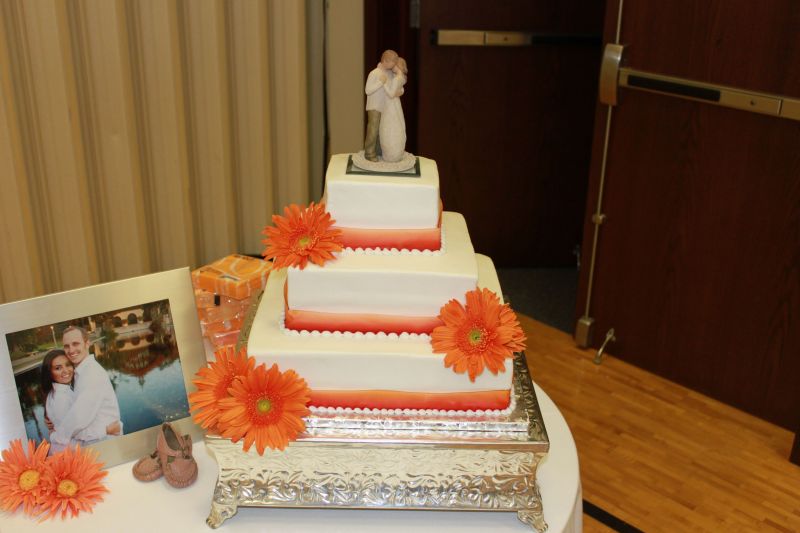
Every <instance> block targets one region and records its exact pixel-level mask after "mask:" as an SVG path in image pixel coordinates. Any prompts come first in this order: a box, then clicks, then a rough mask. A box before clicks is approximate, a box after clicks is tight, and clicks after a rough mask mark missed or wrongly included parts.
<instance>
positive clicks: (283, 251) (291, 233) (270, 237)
mask: <svg viewBox="0 0 800 533" xmlns="http://www.w3.org/2000/svg"><path fill="white" fill-rule="evenodd" d="M335 222H336V221H335V220H333V219H332V218H331V216H330V214H329V213H327V212H326V211H325V204H314V203H313V202H312V203H311V204H310V205H309V206H308V207H306V208H304V209H301V208H300V206H298V205H297V204H291V205H290V206H287V207H285V208H284V210H283V216H280V215H272V223H273V224H274V225H275V226H274V227H267V228H264V231H262V234H263V235H265V236H266V239H264V240H263V241H262V242H263V243H264V244H265V245H266V248H265V249H264V252H263V253H262V255H263V256H264V258H265V259H272V260H273V267H274V268H283V267H290V266H296V267H298V268H300V269H304V268H305V267H306V265H307V264H308V262H309V261H311V262H312V263H314V264H317V265H320V266H322V265H324V264H325V262H326V261H330V260H331V259H334V258H335V256H334V255H333V253H334V252H339V251H341V250H342V240H341V233H342V232H341V230H338V229H332V228H331V226H333V224H334V223H335Z"/></svg>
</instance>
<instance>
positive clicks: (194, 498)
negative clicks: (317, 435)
mask: <svg viewBox="0 0 800 533" xmlns="http://www.w3.org/2000/svg"><path fill="white" fill-rule="evenodd" d="M536 394H537V395H538V398H539V405H540V406H541V410H542V416H543V417H544V421H545V427H546V428H547V433H548V435H549V437H550V453H549V454H548V456H547V457H546V458H545V459H544V460H543V461H542V463H541V464H540V466H539V470H538V476H537V477H538V480H539V488H540V489H541V493H542V500H543V503H544V516H545V520H547V523H548V524H549V526H550V527H549V529H548V532H561V531H564V532H568V533H573V532H574V533H579V532H580V531H581V530H582V523H583V522H582V520H583V505H582V497H581V487H580V475H579V470H578V454H577V451H576V449H575V441H574V440H573V439H572V434H571V433H570V431H569V427H567V423H566V422H565V421H564V417H563V416H561V413H560V412H559V411H558V408H556V406H555V404H554V403H553V402H552V400H550V398H549V397H548V396H547V395H546V394H544V392H542V390H541V389H539V388H538V386H537V388H536ZM195 457H196V459H197V461H198V464H199V467H200V475H199V477H198V479H197V482H196V483H195V484H194V485H192V486H191V487H188V488H186V489H181V490H179V489H173V488H172V487H170V486H169V485H167V484H166V482H165V481H164V480H163V479H160V480H158V481H154V482H152V483H141V482H139V481H137V480H136V479H134V477H133V475H132V474H131V473H130V469H131V465H132V463H129V464H124V465H119V466H116V467H113V468H111V469H109V473H108V477H107V478H106V479H107V486H108V488H109V490H110V491H111V492H110V493H109V494H107V495H106V499H105V501H104V502H102V503H100V504H99V505H97V506H96V507H95V510H94V513H92V514H85V515H84V514H81V516H80V517H79V518H77V519H67V520H65V521H63V522H62V521H61V520H54V521H48V522H45V523H42V524H37V522H36V521H35V520H32V519H30V518H28V517H25V516H24V515H23V514H22V513H21V512H18V513H16V514H15V515H3V516H0V533H13V532H18V531H19V532H23V531H24V532H30V531H37V532H41V533H45V532H48V531H56V532H75V533H88V532H108V533H117V532H136V533H143V532H144V533H161V532H170V533H184V532H189V531H192V532H202V533H209V532H210V531H212V530H211V529H210V528H209V527H208V526H207V525H206V523H205V520H206V517H207V516H208V512H209V509H210V502H211V496H212V493H213V490H214V483H215V482H216V477H217V468H216V463H215V462H214V460H213V458H211V456H209V455H208V454H207V453H206V451H205V448H204V446H203V445H202V443H198V444H196V445H195ZM378 530H379V531H387V532H395V531H396V532H407V531H430V532H436V533H450V532H452V533H456V532H459V533H463V532H469V531H481V532H485V531H492V532H504V531H510V532H517V533H519V532H522V531H530V528H529V527H528V526H526V525H524V524H523V523H522V522H520V521H519V520H517V518H516V514H515V513H502V512H430V511H381V510H374V511H361V510H359V511H355V510H353V511H351V510H339V509H329V510H328V509H325V510H323V509H320V510H317V509H264V508H261V509H249V508H242V509H239V512H238V513H237V514H236V515H235V516H234V517H233V518H229V519H228V520H227V521H226V522H224V523H223V525H222V527H221V528H220V529H219V531H221V532H226V533H228V532H229V533H236V532H245V531H246V532H251V531H272V532H287V531H291V532H306V531H308V532H311V531H313V532H327V531H329V532H338V531H341V532H346V533H361V532H365V533H366V532H374V531H378Z"/></svg>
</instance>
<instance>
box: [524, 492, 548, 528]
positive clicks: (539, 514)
mask: <svg viewBox="0 0 800 533" xmlns="http://www.w3.org/2000/svg"><path fill="white" fill-rule="evenodd" d="M528 503H529V507H528V508H527V509H521V510H519V511H517V518H519V520H520V522H522V523H523V524H528V525H529V526H531V527H532V528H533V530H534V531H537V532H538V533H544V532H545V531H547V522H545V521H544V508H543V507H542V495H541V494H540V493H539V485H538V484H537V483H536V482H535V481H533V498H532V501H529V502H528Z"/></svg>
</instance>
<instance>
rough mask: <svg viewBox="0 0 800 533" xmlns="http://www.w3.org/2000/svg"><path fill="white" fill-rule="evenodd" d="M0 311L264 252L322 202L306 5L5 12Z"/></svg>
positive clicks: (5, 5) (0, 81) (262, 0)
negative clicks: (266, 239) (288, 222)
mask: <svg viewBox="0 0 800 533" xmlns="http://www.w3.org/2000/svg"><path fill="white" fill-rule="evenodd" d="M0 22H2V24H0V91H2V93H1V94H0V96H1V97H2V100H1V101H0V302H5V301H12V300H17V299H21V298H28V297H31V296H35V295H39V294H45V293H50V292H56V291H60V290H66V289H70V288H75V287H81V286H86V285H91V284H95V283H100V282H103V281H109V280H115V279H122V278H126V277H130V276H136V275H140V274H144V273H148V272H155V271H159V270H166V269H170V268H176V267H180V266H191V267H196V266H198V265H201V264H204V263H207V262H209V261H212V260H214V259H216V258H218V257H221V256H224V255H226V254H229V253H232V252H245V253H258V252H260V250H261V248H262V246H261V244H260V239H261V235H260V230H261V229H262V227H263V226H264V225H265V224H267V223H268V221H269V217H270V215H271V214H272V213H273V212H276V211H278V210H279V209H280V208H281V207H282V206H283V205H285V204H287V203H289V202H303V203H304V202H307V201H308V200H309V199H310V197H311V196H317V193H316V191H311V190H310V183H311V181H312V180H311V178H310V176H309V141H308V139H309V136H308V130H309V123H308V118H309V117H308V83H307V77H308V72H307V63H308V61H307V46H306V42H307V40H306V39H307V31H306V26H307V22H306V3H305V2H294V1H292V2H289V1H282V0H272V1H267V0H234V1H228V2H223V1H221V0H220V1H217V0H35V1H28V0H3V1H2V2H0Z"/></svg>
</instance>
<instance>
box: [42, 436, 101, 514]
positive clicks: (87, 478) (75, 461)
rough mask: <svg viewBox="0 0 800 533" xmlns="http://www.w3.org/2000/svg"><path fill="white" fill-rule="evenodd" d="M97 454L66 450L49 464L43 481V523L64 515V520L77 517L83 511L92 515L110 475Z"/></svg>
mask: <svg viewBox="0 0 800 533" xmlns="http://www.w3.org/2000/svg"><path fill="white" fill-rule="evenodd" d="M96 460H97V453H96V452H92V451H89V450H81V447H80V446H76V447H75V448H67V449H66V450H64V451H63V452H59V453H57V454H56V455H54V456H52V457H51V458H50V459H49V460H48V469H47V471H46V472H45V474H44V476H43V478H42V486H43V495H42V499H41V502H40V503H41V505H42V511H43V513H44V514H43V517H42V520H46V519H48V518H55V517H56V516H57V515H59V514H60V515H61V518H62V519H64V518H66V517H67V516H68V515H69V516H73V517H75V516H78V515H79V514H80V512H81V511H88V512H91V510H92V507H94V506H95V505H96V504H97V503H98V502H101V501H103V494H104V493H106V492H108V489H107V488H106V487H105V485H103V483H102V480H103V478H104V477H106V474H107V472H105V471H104V470H101V469H102V468H103V463H100V462H97V461H96Z"/></svg>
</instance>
